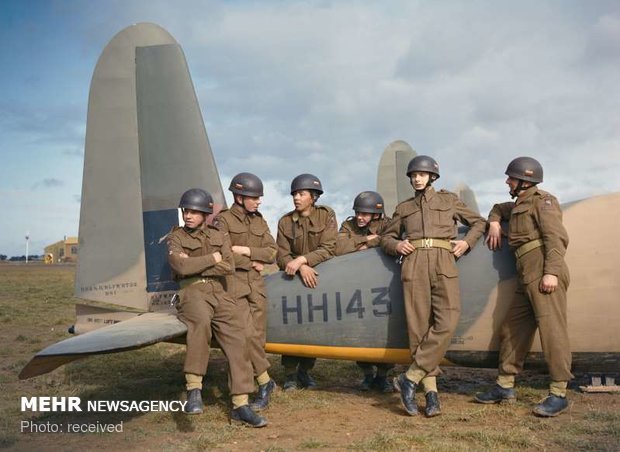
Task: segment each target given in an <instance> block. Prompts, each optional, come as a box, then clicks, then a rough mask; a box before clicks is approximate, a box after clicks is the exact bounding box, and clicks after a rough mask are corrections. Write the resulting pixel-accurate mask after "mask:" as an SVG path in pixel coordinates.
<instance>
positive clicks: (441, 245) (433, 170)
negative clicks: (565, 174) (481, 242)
mask: <svg viewBox="0 0 620 452" xmlns="http://www.w3.org/2000/svg"><path fill="white" fill-rule="evenodd" d="M407 176H408V177H409V178H410V179H411V185H412V186H413V188H414V189H415V196H414V197H413V198H410V199H408V200H406V201H403V202H401V203H400V204H399V205H398V206H396V210H395V212H394V217H393V218H392V221H391V222H390V224H389V225H388V226H387V228H386V231H385V233H384V235H383V236H382V238H381V246H382V247H383V249H384V250H385V251H386V252H387V253H388V254H391V255H401V256H403V262H402V270H401V280H402V283H403V297H404V303H405V314H406V316H407V332H408V334H409V348H410V350H411V357H412V359H413V363H412V364H411V366H410V367H409V369H408V370H407V372H406V373H402V374H400V375H399V376H398V377H397V378H395V379H394V387H395V388H396V390H397V391H399V392H400V399H401V402H402V404H403V406H404V407H405V410H406V411H407V413H408V414H409V415H411V416H415V415H416V414H418V408H417V404H416V401H415V391H416V388H417V386H418V384H420V382H421V383H422V385H423V387H424V391H425V393H426V395H425V397H426V407H425V410H424V414H425V415H426V416H427V417H432V416H437V415H438V414H441V407H440V404H439V398H438V396H437V380H436V376H437V375H438V374H439V373H440V370H439V363H440V362H441V360H442V359H443V357H444V355H445V353H446V350H447V349H448V347H449V346H450V340H451V339H452V335H453V334H454V331H455V329H456V327H457V324H458V321H459V316H460V309H461V300H460V293H459V280H458V270H457V268H456V259H457V258H459V257H461V256H462V255H463V254H464V253H465V252H467V251H468V250H469V249H471V248H473V247H474V245H475V244H476V242H477V241H478V239H479V238H480V236H481V235H482V234H483V232H484V229H485V226H486V222H485V221H484V218H482V217H481V216H480V215H477V214H476V213H475V212H473V211H472V210H470V209H469V208H468V207H467V206H466V205H465V204H464V203H463V202H462V201H460V200H459V199H458V197H457V196H456V195H455V194H454V193H450V192H448V191H445V190H440V191H438V192H437V191H435V190H434V189H433V187H432V185H431V184H432V183H433V182H434V181H435V180H437V179H438V178H439V165H438V164H437V162H436V161H435V160H434V159H432V158H431V157H428V156H426V155H419V156H417V157H415V158H413V159H412V160H411V161H410V162H409V165H408V167H407ZM457 220H458V221H459V222H461V223H463V224H464V225H466V226H469V227H470V229H469V231H468V232H467V234H466V235H465V237H464V238H463V240H456V237H457V228H456V222H457Z"/></svg>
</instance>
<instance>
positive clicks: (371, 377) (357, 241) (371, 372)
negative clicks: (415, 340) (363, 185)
mask: <svg viewBox="0 0 620 452" xmlns="http://www.w3.org/2000/svg"><path fill="white" fill-rule="evenodd" d="M353 211H354V212H355V216H353V217H349V218H347V219H346V220H345V221H344V222H343V223H342V225H341V226H340V231H339V232H338V239H337V241H336V255H337V256H340V255H342V254H347V253H352V252H354V251H361V250H366V249H368V248H374V247H377V246H379V242H380V240H381V234H382V233H383V230H384V229H385V226H386V225H387V224H388V222H389V218H387V217H385V215H384V209H383V198H382V197H381V195H380V194H379V193H377V192H375V191H363V192H361V193H360V194H358V195H357V196H356V197H355V200H354V201H353ZM357 365H358V366H359V367H360V369H362V371H363V372H364V379H363V380H362V382H361V384H360V389H361V390H362V391H369V390H370V389H371V388H376V389H378V390H379V391H382V392H393V391H394V388H393V387H392V383H391V382H390V381H388V379H387V373H388V371H390V370H391V369H393V368H394V365H393V364H391V363H372V362H364V361H358V362H357ZM375 367H376V369H377V373H376V374H375Z"/></svg>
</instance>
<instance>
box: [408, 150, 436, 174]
mask: <svg viewBox="0 0 620 452" xmlns="http://www.w3.org/2000/svg"><path fill="white" fill-rule="evenodd" d="M414 171H420V172H425V173H430V174H432V175H434V176H435V177H434V178H432V177H431V179H432V180H436V179H439V164H438V163H437V161H436V160H435V159H434V158H432V157H429V156H428V155H418V156H416V157H414V158H412V159H411V161H410V162H409V165H407V176H408V177H411V173H413V172H414Z"/></svg>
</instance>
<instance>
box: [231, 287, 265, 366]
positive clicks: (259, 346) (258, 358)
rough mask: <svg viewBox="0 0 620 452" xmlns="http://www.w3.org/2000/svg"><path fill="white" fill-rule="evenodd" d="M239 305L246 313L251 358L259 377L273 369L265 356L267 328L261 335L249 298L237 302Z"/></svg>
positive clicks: (246, 331) (246, 332)
mask: <svg viewBox="0 0 620 452" xmlns="http://www.w3.org/2000/svg"><path fill="white" fill-rule="evenodd" d="M237 303H238V304H239V307H240V309H243V312H244V314H243V315H244V317H245V319H246V320H245V324H246V330H245V334H246V337H247V344H248V353H249V358H250V362H251V363H252V368H253V369H254V375H256V376H258V375H261V374H262V373H264V372H265V371H267V369H269V367H271V363H270V362H269V360H268V359H267V355H266V354H265V339H264V331H265V328H264V327H263V333H262V334H261V332H260V331H259V330H258V328H257V325H256V317H253V316H252V304H251V303H250V301H249V300H248V298H246V297H244V298H240V299H238V300H237Z"/></svg>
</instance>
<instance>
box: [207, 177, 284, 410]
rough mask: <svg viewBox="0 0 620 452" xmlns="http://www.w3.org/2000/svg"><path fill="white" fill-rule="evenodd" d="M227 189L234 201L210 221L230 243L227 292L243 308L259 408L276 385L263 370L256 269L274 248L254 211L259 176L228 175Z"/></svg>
mask: <svg viewBox="0 0 620 452" xmlns="http://www.w3.org/2000/svg"><path fill="white" fill-rule="evenodd" d="M228 189H229V190H230V191H231V192H232V193H233V197H234V200H235V202H234V204H233V205H232V207H231V208H230V209H227V210H222V211H221V212H220V213H219V214H218V216H217V217H216V218H215V220H214V222H213V224H214V225H215V226H216V227H217V228H218V229H219V230H220V231H222V232H224V233H227V234H228V236H229V238H230V243H231V245H232V252H233V257H234V261H235V275H234V278H232V281H231V284H230V287H229V289H228V292H229V293H230V294H231V295H232V296H233V297H234V298H235V299H236V300H237V303H239V305H240V307H241V306H243V307H244V308H246V309H247V314H246V317H247V327H248V347H249V353H250V361H251V362H252V366H253V368H254V374H255V375H256V380H257V382H258V396H257V397H256V399H255V400H254V401H253V402H252V403H251V404H250V407H251V408H252V409H254V410H255V411H260V410H262V409H264V408H266V407H267V405H268V404H269V397H270V395H271V393H272V392H273V391H274V390H275V389H276V382H275V381H274V380H273V379H271V377H270V376H269V373H268V372H267V369H269V367H270V363H269V361H268V360H267V356H266V354H265V334H266V326H267V302H266V296H267V293H266V289H265V283H264V281H263V277H262V276H261V273H260V272H261V271H262V270H263V267H264V265H265V264H272V263H274V262H275V260H276V251H277V248H276V242H275V240H274V239H273V237H272V235H271V233H270V232H269V226H268V225H267V222H266V221H265V219H264V218H263V216H262V215H261V213H260V212H259V211H258V208H259V206H260V204H261V197H262V196H263V182H262V181H261V180H260V178H259V177H258V176H256V175H255V174H252V173H239V174H237V175H236V176H235V177H233V178H232V180H231V182H230V186H229V188H228Z"/></svg>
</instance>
